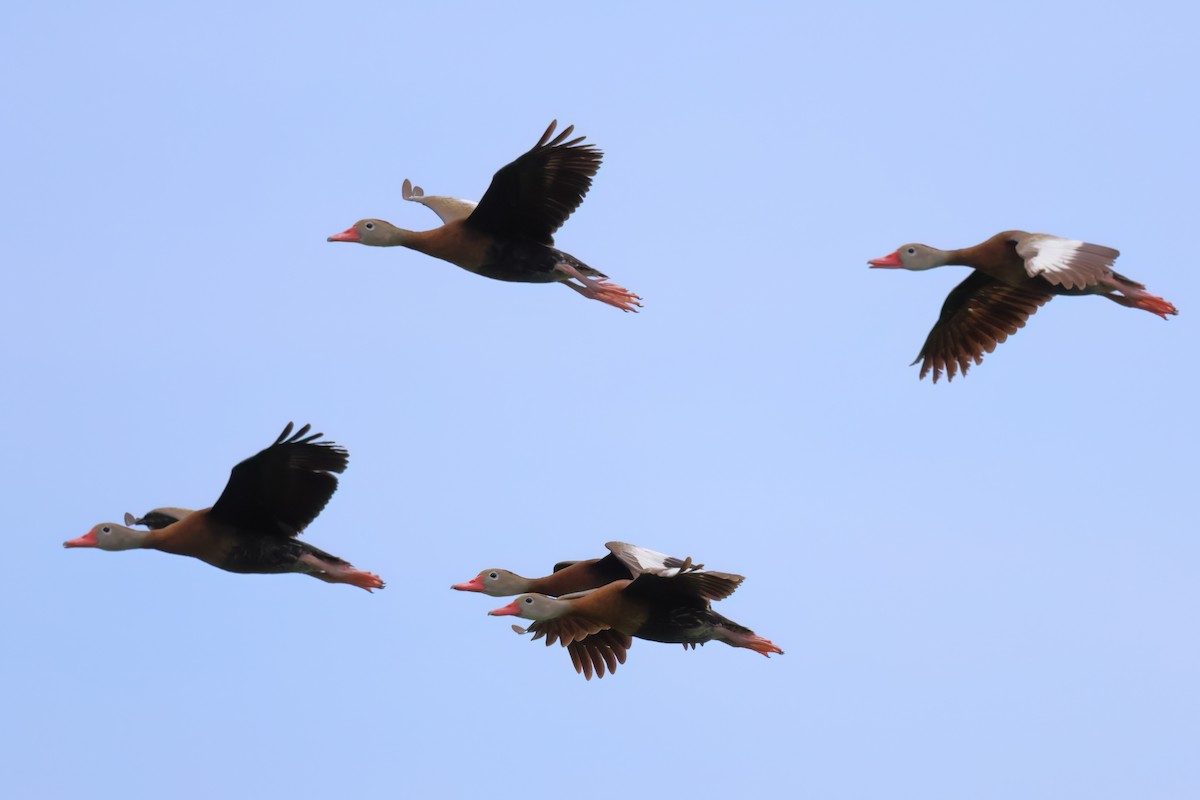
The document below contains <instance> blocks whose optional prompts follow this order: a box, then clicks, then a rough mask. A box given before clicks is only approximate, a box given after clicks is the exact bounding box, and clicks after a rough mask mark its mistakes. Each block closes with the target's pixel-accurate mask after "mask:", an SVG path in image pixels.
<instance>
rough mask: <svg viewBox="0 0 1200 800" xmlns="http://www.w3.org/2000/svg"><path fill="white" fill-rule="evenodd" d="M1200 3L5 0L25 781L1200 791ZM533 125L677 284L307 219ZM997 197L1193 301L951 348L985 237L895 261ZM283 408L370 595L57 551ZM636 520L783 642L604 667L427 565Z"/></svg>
mask: <svg viewBox="0 0 1200 800" xmlns="http://www.w3.org/2000/svg"><path fill="white" fill-rule="evenodd" d="M735 11H736V13H734V12H735ZM1195 13H1196V12H1195V11H1194V10H1193V9H1191V8H1190V7H1188V6H1186V5H1181V4H1175V3H1172V4H1158V3H1139V4H1137V5H1136V6H1135V7H1134V6H1129V7H1119V6H1117V5H1112V4H1096V3H1072V4H1065V3H1037V4H1022V3H1003V4H994V5H978V4H977V5H973V6H965V5H963V4H937V3H909V4H901V5H896V4H882V3H840V4H826V5H825V6H822V7H819V8H805V7H801V6H800V5H799V4H782V3H780V4H754V3H750V4H739V5H737V6H736V7H734V6H730V5H728V4H707V3H696V4H689V5H688V7H687V10H686V11H685V10H683V9H682V7H677V6H672V7H662V8H654V7H648V5H647V4H633V3H627V4H626V3H610V4H606V5H605V6H604V7H603V8H601V7H595V6H591V7H585V6H584V5H583V4H577V5H575V6H572V5H569V4H523V5H522V7H521V8H514V7H501V6H499V5H495V6H488V7H481V5H476V4H465V3H441V4H433V3H426V4H399V3H384V4H373V3H360V4H356V5H354V6H352V7H351V6H344V5H343V6H334V5H328V6H319V5H312V4H305V3H272V4H261V5H259V6H257V7H246V5H245V4H240V3H213V2H206V3H196V4H185V5H172V6H171V7H169V8H168V7H167V6H164V5H162V4H150V3H146V4H129V3H118V4H115V5H112V4H110V5H107V6H105V7H103V8H101V7H99V6H88V5H84V4H74V3H65V4H63V3H58V4H44V3H43V4H28V3H27V4H23V5H18V6H14V7H12V8H9V9H7V10H6V11H5V12H4V25H3V26H0V65H2V66H3V71H4V74H5V75H6V76H7V78H6V80H5V81H4V82H3V84H2V88H0V92H2V96H0V99H2V100H3V103H4V107H5V109H6V110H7V113H6V115H5V118H6V121H5V123H4V125H3V129H2V133H0V135H2V136H3V137H4V145H5V146H4V147H3V148H2V150H0V152H2V155H0V178H2V182H3V185H4V186H5V187H6V191H5V192H3V193H2V194H0V203H3V211H4V219H5V220H6V224H7V225H8V230H9V235H8V236H7V241H6V255H5V258H4V261H5V263H6V264H7V269H6V270H5V276H6V283H5V296H6V297H7V298H8V301H9V302H8V309H7V312H6V313H5V314H4V315H3V316H2V317H0V326H2V330H0V333H2V334H3V335H2V336H0V347H3V349H4V363H5V365H6V373H7V378H8V383H7V390H6V391H5V392H3V395H2V397H3V400H2V403H3V405H2V408H3V411H4V414H3V418H4V420H5V422H6V427H7V431H6V436H7V439H8V446H9V453H10V457H9V466H8V468H7V469H6V470H5V474H6V480H5V485H6V487H7V491H6V497H7V499H8V501H9V502H8V503H7V506H8V514H9V517H10V520H11V522H10V525H11V527H12V535H11V536H10V538H9V544H8V547H9V569H8V572H7V575H6V580H5V581H4V583H3V588H0V595H2V596H3V598H4V607H5V608H6V609H7V613H6V614H5V619H6V625H5V628H6V634H5V637H4V638H5V640H6V643H7V645H8V647H7V648H6V650H7V655H6V656H5V657H4V659H3V660H2V661H0V677H2V678H3V681H4V685H5V686H6V687H8V699H7V700H6V703H5V706H6V710H5V713H4V714H3V721H0V752H3V753H4V754H5V762H6V764H7V766H6V768H5V780H6V788H9V789H10V790H11V791H13V792H14V796H40V797H51V798H57V797H63V798H66V797H84V796H87V797H96V798H109V797H112V798H116V797H120V798H140V797H161V796H164V795H170V796H172V797H181V798H207V797H213V796H225V797H264V796H267V797H285V796H286V797H318V796H319V797H328V796H341V795H343V794H350V793H353V794H364V795H379V794H388V795H393V796H395V795H411V796H432V795H435V794H436V795H437V796H442V797H478V796H481V795H489V796H492V797H517V796H526V797H528V796H532V797H545V796H549V795H550V793H551V792H558V791H562V790H564V789H569V791H570V793H571V794H572V796H575V797H579V798H592V797H597V798H599V797H612V795H613V792H614V791H621V792H623V793H626V794H628V795H630V796H651V795H652V794H658V795H661V794H662V793H665V792H679V791H687V793H688V794H689V795H690V796H694V797H700V798H704V797H728V796H730V793H731V792H737V793H739V794H742V793H748V792H756V793H761V792H764V791H775V792H785V791H786V792H789V793H791V794H792V796H800V794H799V793H803V796H811V797H821V798H864V797H921V798H962V797H973V798H1012V797H1024V798H1061V797H1090V798H1107V797H1114V798H1115V797H1133V796H1137V797H1155V798H1188V797H1195V796H1196V795H1197V793H1198V792H1200V765H1198V763H1197V760H1196V758H1195V744H1196V741H1197V739H1198V735H1200V723H1198V722H1197V720H1200V688H1198V687H1200V682H1198V681H1197V679H1196V676H1197V674H1198V671H1200V644H1198V643H1197V642H1198V640H1197V637H1196V635H1195V626H1196V611H1197V608H1200V584H1198V583H1197V580H1196V567H1197V563H1198V562H1200V544H1198V543H1197V538H1196V531H1197V521H1198V516H1200V515H1198V513H1197V511H1198V509H1197V501H1196V499H1195V497H1196V495H1195V487H1194V484H1195V476H1196V445H1197V426H1196V421H1195V420H1196V408H1197V392H1196V383H1195V380H1194V377H1193V372H1194V369H1193V365H1194V363H1195V353H1196V345H1197V335H1196V327H1195V322H1194V320H1195V319H1196V316H1195V314H1196V313H1197V309H1200V303H1197V302H1196V299H1195V298H1196V297H1197V294H1198V287H1197V279H1196V270H1195V268H1194V267H1193V266H1192V264H1191V263H1190V261H1191V260H1192V256H1193V254H1194V250H1195V243H1194V230H1195V221H1196V218H1197V211H1198V209H1197V202H1196V185H1197V179H1198V177H1200V175H1198V170H1197V161H1196V156H1195V141H1194V140H1195V130H1196V123H1197V119H1196V109H1195V102H1194V98H1195V76H1196V75H1197V74H1198V71H1197V68H1198V66H1200V65H1198V64H1197V56H1196V51H1195V46H1194V41H1193V39H1194V36H1193V32H1194V30H1195V28H1196V22H1197V20H1196V18H1195ZM552 118H557V119H559V120H560V121H561V122H562V123H563V124H568V123H573V124H575V125H576V126H577V130H578V131H579V132H580V133H582V134H585V135H587V137H588V138H589V140H591V141H593V142H595V143H596V144H597V145H598V146H599V147H601V148H602V149H603V150H604V152H605V161H604V165H603V167H602V168H601V170H600V172H599V174H598V176H597V179H596V181H595V184H594V186H593V188H592V191H591V192H590V193H589V195H588V197H587V199H586V201H585V202H584V204H583V206H582V207H581V208H580V210H579V211H578V212H577V213H576V215H575V216H574V217H572V218H571V219H570V220H569V221H568V223H567V224H566V225H565V226H564V227H563V229H562V230H561V231H560V232H559V235H558V236H557V242H558V244H559V246H560V247H562V248H563V249H564V250H566V251H568V252H570V253H572V254H574V255H575V256H577V257H578V258H580V259H582V260H583V261H585V262H587V263H588V264H591V265H592V266H595V267H596V268H598V269H601V270H603V271H605V272H607V273H608V274H610V275H611V276H612V277H613V279H614V280H615V281H617V282H618V283H620V284H622V285H624V286H627V287H629V288H631V289H633V290H634V291H637V292H638V293H639V294H641V295H642V296H643V297H644V298H645V309H644V312H643V313H642V314H640V315H637V316H634V315H627V314H620V313H618V312H616V311H615V310H613V309H611V308H608V307H606V306H603V305H601V304H599V303H595V302H588V301H586V300H584V299H582V298H580V297H579V296H578V295H576V294H574V293H572V292H569V291H567V290H566V289H564V288H561V287H556V286H527V285H517V284H504V283H499V282H494V281H488V280H485V279H482V278H478V277H476V276H473V275H470V274H467V273H466V272H463V271H461V270H458V269H457V268H455V267H453V266H451V265H448V264H445V263H442V262H437V261H434V260H432V259H429V258H427V257H424V256H421V255H419V254H416V253H412V252H407V251H399V250H382V249H369V248H365V247H354V246H350V245H335V244H328V243H326V241H325V237H326V236H328V235H329V234H331V233H335V232H337V231H341V230H343V229H345V228H346V227H347V226H348V225H350V224H351V223H352V222H354V221H355V220H357V219H359V218H362V217H367V216H373V217H374V216H377V217H382V218H385V219H389V220H391V221H393V222H395V223H397V224H399V225H402V226H405V227H411V228H418V229H419V228H425V227H433V225H434V223H435V222H436V221H437V220H436V218H435V217H434V216H433V215H432V214H430V213H429V212H428V211H426V210H425V209H422V208H420V207H419V206H417V205H415V204H409V203H405V202H403V201H402V200H401V198H400V185H401V182H402V180H403V179H404V178H406V177H407V178H410V179H412V180H413V181H414V182H416V183H418V184H420V185H421V186H423V187H424V188H425V189H426V191H427V192H430V193H444V194H450V195H454V196H459V197H467V198H472V199H477V198H478V197H479V196H480V195H481V194H482V192H483V191H484V190H485V189H486V187H487V185H488V182H489V181H490V179H491V175H492V173H493V172H494V171H495V170H496V169H497V168H499V167H500V166H502V165H503V164H504V163H506V162H508V161H509V160H511V159H512V158H514V157H516V156H517V155H518V154H520V153H521V152H523V151H524V150H526V149H528V148H529V147H530V146H531V145H532V144H533V143H534V142H535V141H536V140H537V137H538V136H539V135H540V134H541V132H542V130H543V129H544V128H545V126H546V124H547V123H548V122H549V121H550V119H552ZM1009 228H1021V229H1026V230H1031V231H1045V232H1050V233H1056V234H1060V235H1064V236H1069V237H1074V238H1081V239H1085V240H1088V241H1094V242H1097V243H1101V244H1105V245H1110V246H1113V247H1116V248H1119V249H1120V250H1121V251H1122V256H1121V259H1120V261H1119V263H1118V268H1119V269H1120V270H1121V271H1122V272H1123V273H1124V274H1127V275H1129V276H1130V277H1132V278H1134V279H1136V280H1140V281H1143V282H1145V283H1146V284H1147V285H1148V287H1149V289H1150V290H1151V291H1152V292H1153V293H1155V294H1159V295H1162V296H1164V297H1166V298H1167V299H1169V300H1171V301H1173V302H1174V303H1175V304H1176V305H1177V306H1178V307H1179V309H1180V314H1179V316H1178V317H1176V318H1173V319H1171V320H1170V322H1166V323H1164V322H1162V321H1161V320H1159V319H1157V318H1155V317H1153V316H1151V315H1149V314H1145V313H1140V312H1136V311H1133V310H1130V309H1125V308H1121V307H1119V306H1117V305H1115V304H1113V303H1109V302H1106V301H1104V300H1102V299H1099V298H1081V299H1076V298H1059V299H1056V300H1054V301H1053V302H1052V303H1050V304H1049V305H1048V306H1047V307H1045V308H1044V309H1042V310H1041V311H1040V312H1039V313H1038V314H1037V315H1036V316H1035V317H1033V318H1032V319H1031V321H1030V323H1029V325H1028V326H1027V327H1026V329H1024V330H1023V331H1021V332H1020V333H1019V334H1018V335H1017V336H1015V337H1014V338H1012V339H1011V340H1010V341H1009V342H1008V343H1006V344H1004V345H1002V346H1001V347H999V348H998V349H997V350H996V352H995V353H993V354H992V355H990V356H988V357H987V359H986V360H985V363H984V364H983V365H982V366H981V367H978V368H976V369H974V370H972V372H971V374H970V376H969V377H968V378H967V379H966V380H963V381H958V380H956V381H955V382H954V383H953V384H951V385H946V384H945V383H939V384H938V385H937V386H933V385H931V384H930V383H929V382H928V380H926V381H924V382H918V380H917V369H916V368H915V367H909V366H908V363H909V362H910V361H911V360H912V358H913V357H914V356H915V355H916V353H917V351H918V349H919V347H920V345H921V342H922V341H923V339H924V337H925V335H926V333H927V332H928V329H929V327H930V326H931V325H932V323H933V321H934V320H935V319H936V316H937V312H938V309H939V308H940V306H941V303H942V301H943V299H944V297H945V296H946V294H947V293H948V292H949V290H950V289H951V288H952V287H953V286H954V285H955V284H957V283H958V281H960V280H961V279H962V278H963V277H964V276H965V270H962V269H957V268H947V269H942V270H935V271H932V272H928V273H919V274H917V273H907V272H905V273H901V272H892V273H889V272H880V271H870V270H868V269H867V267H866V260H867V259H869V258H872V257H876V256H881V255H884V254H886V253H889V252H891V251H892V250H893V249H895V248H896V247H897V246H898V245H900V244H902V243H904V242H908V241H922V242H926V243H928V244H931V245H935V246H941V247H948V248H949V247H960V246H965V245H969V244H973V243H976V242H978V241H981V240H983V239H984V238H986V237H988V236H990V235H992V234H993V233H996V232H998V231H1000V230H1004V229H1009ZM288 420H295V421H296V422H297V423H302V422H312V423H313V424H314V426H316V428H317V429H318V430H323V431H324V432H325V433H326V434H327V435H328V436H329V437H330V438H332V439H334V440H336V441H337V442H339V443H341V444H343V445H345V446H346V447H347V448H348V449H349V451H350V454H351V456H350V467H349V469H348V470H347V472H346V474H345V476H344V477H343V480H342V483H341V486H340V488H339V490H338V492H337V494H336V495H335V496H334V498H333V500H332V502H331V503H330V504H329V506H328V507H327V508H326V510H325V512H324V513H323V514H322V515H321V516H320V518H319V519H318V520H317V521H316V522H315V523H314V524H313V525H312V526H311V527H310V529H309V531H308V534H307V536H308V539H309V540H310V541H312V542H313V543H315V544H317V545H318V546H320V547H323V548H325V549H328V550H330V551H332V552H334V553H337V554H338V555H341V556H343V557H345V558H347V559H349V560H351V561H353V562H354V563H355V564H356V565H357V566H359V567H362V568H367V569H371V570H374V571H378V572H379V573H381V574H382V575H383V576H384V577H385V578H386V579H387V580H388V583H389V585H388V588H387V590H386V591H384V592H382V593H377V594H375V595H373V596H371V595H367V594H366V593H365V592H361V591H357V590H353V589H350V588H348V587H340V586H328V585H325V584H322V583H319V582H317V581H314V580H310V579H306V578H302V577H299V576H250V577H247V576H240V575H233V574H228V573H223V572H221V571H218V570H215V569H212V568H210V567H207V566H205V565H203V564H200V563H199V562H196V561H192V560H190V559H182V558H173V557H169V556H165V555H162V554H159V553H150V552H135V553H119V554H110V553H99V552H91V551H64V550H63V549H62V548H61V546H60V544H61V542H62V541H63V540H64V539H67V538H73V537H75V536H78V535H80V534H82V533H84V532H85V531H86V530H87V529H88V528H89V527H90V526H91V525H92V524H94V523H96V522H99V521H102V520H113V519H120V517H121V514H122V513H124V512H125V511H132V512H136V513H140V512H144V511H146V510H148V509H149V508H152V507H154V506H158V505H183V506H191V507H201V506H204V505H207V504H210V503H211V502H212V501H213V500H215V498H216V497H217V495H218V494H219V493H220V491H221V488H222V487H223V486H224V483H225V480H226V478H227V475H228V470H229V468H230V467H231V466H232V465H233V464H234V463H236V462H237V461H238V460H240V459H242V458H244V457H246V456H248V455H250V454H252V453H253V452H255V451H257V450H258V449H260V448H261V447H263V446H265V445H267V444H268V443H270V441H272V440H273V438H274V437H275V435H276V434H277V433H278V432H279V430H280V429H281V428H282V426H283V425H284V423H285V422H287V421H288ZM610 539H622V540H627V541H631V542H636V543H638V544H641V545H643V546H646V547H651V548H653V549H656V550H661V551H665V552H669V553H673V554H676V555H680V556H683V555H691V556H693V557H694V558H696V559H697V560H699V561H702V562H704V563H706V564H707V565H709V566H710V567H713V568H716V569H722V570H725V571H730V572H737V573H741V574H744V575H746V576H747V580H746V583H745V584H744V585H743V586H742V588H741V589H739V590H738V592H737V594H735V595H734V596H733V597H732V598H730V599H728V600H727V601H724V602H723V603H722V604H721V608H720V610H721V612H722V613H724V614H726V615H727V616H729V617H732V618H733V619H735V620H738V621H740V622H742V623H743V624H746V625H748V626H750V627H752V628H754V629H755V630H756V631H757V632H758V633H760V634H762V635H764V636H767V637H768V638H771V639H773V640H774V641H775V642H777V643H778V644H780V645H781V646H782V647H783V648H784V649H785V650H786V651H787V653H786V655H784V656H782V657H776V658H772V659H770V660H769V661H768V660H766V659H763V658H760V657H758V656H756V655H754V654H753V653H750V652H748V651H745V650H734V649H732V648H727V647H724V646H722V645H720V644H710V645H709V646H707V647H705V648H702V649H700V650H698V651H697V652H694V653H692V652H688V653H684V652H683V651H682V650H681V648H679V647H675V646H669V645H659V644H654V643H650V642H637V643H635V645H634V647H633V649H632V650H631V651H630V656H629V661H628V663H627V664H626V665H624V666H623V667H622V668H621V669H620V670H619V672H618V673H617V674H616V675H615V676H613V677H609V678H605V679H604V680H603V681H592V682H591V683H585V682H584V681H583V680H582V679H581V678H580V677H578V676H577V675H575V673H574V671H573V670H572V669H571V668H570V666H569V661H568V659H567V656H566V654H565V653H563V652H561V651H560V650H558V649H555V650H553V651H551V650H547V649H546V648H544V647H542V646H541V644H540V643H530V642H529V641H528V640H527V639H524V638H520V637H517V636H514V635H513V634H512V632H511V631H510V629H509V625H508V621H507V620H498V619H493V618H488V617H487V616H485V612H486V611H487V610H488V609H490V608H494V607H496V606H497V605H499V604H500V602H498V601H495V600H492V599H481V598H480V597H477V596H467V595H462V594H458V593H454V592H451V591H450V590H449V589H448V588H447V587H448V586H449V584H450V583H452V582H455V581H460V580H465V579H466V578H469V577H471V576H472V575H474V574H475V573H476V572H477V571H478V570H480V569H482V568H485V567H492V566H499V567H507V568H510V569H513V570H516V571H518V572H521V573H524V574H530V575H534V574H541V573H542V572H544V571H545V570H546V569H547V568H548V567H549V566H550V565H551V564H553V563H554V562H555V561H558V560H560V559H566V558H585V557H589V556H592V555H599V554H600V553H602V552H603V543H604V542H605V541H607V540H610ZM614 787H616V788H614Z"/></svg>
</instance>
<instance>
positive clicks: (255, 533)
mask: <svg viewBox="0 0 1200 800" xmlns="http://www.w3.org/2000/svg"><path fill="white" fill-rule="evenodd" d="M310 428H311V426H309V425H304V426H303V427H301V428H300V429H299V430H297V431H296V432H295V433H292V430H293V425H292V423H291V422H289V423H288V424H287V426H286V427H285V428H284V429H283V433H281V434H279V437H278V438H277V439H276V440H275V442H274V443H273V444H272V445H270V446H269V447H267V448H266V449H264V450H262V451H261V452H259V453H257V454H256V455H253V456H251V457H250V458H247V459H246V460H245V461H242V462H241V463H240V464H238V465H237V466H235V467H234V468H233V470H232V472H231V473H230V475H229V482H228V483H227V484H226V486H225V490H224V491H223V492H221V496H220V497H219V498H217V502H216V503H214V504H213V506H212V507H211V508H206V509H203V510H200V511H189V510H188V509H183V508H160V509H155V510H154V511H151V512H149V513H148V514H147V515H146V516H145V517H143V518H141V519H136V518H134V517H133V515H131V514H126V515H125V521H126V524H125V525H118V524H117V523H115V522H102V523H100V524H98V525H95V526H93V527H92V528H91V530H89V531H88V532H87V533H85V534H84V535H83V536H80V537H78V538H76V539H70V540H68V541H66V542H63V546H64V547H96V548H99V549H101V550H134V549H151V550H161V551H163V552H166V553H173V554H176V555H184V556H192V557H193V558H197V559H200V560H201V561H204V562H206V563H208V564H211V565H212V566H214V567H219V568H221V569H223V570H227V571H229V572H239V573H268V574H274V573H284V572H299V573H303V574H305V575H311V576H313V577H314V578H318V579H320V580H323V581H325V582H327V583H346V584H350V585H351V586H357V587H359V588H361V589H366V590H367V591H368V592H370V591H371V590H373V589H382V588H383V587H384V583H383V580H382V579H380V577H379V576H378V575H375V574H373V573H370V572H366V571H364V570H359V569H355V568H354V567H353V566H351V565H350V563H349V562H347V561H345V560H343V559H341V558H338V557H337V556H335V555H331V554H329V553H326V552H325V551H324V550H320V549H318V548H316V547H313V546H312V545H310V544H307V543H305V542H301V541H299V540H298V539H297V538H296V536H298V535H299V534H300V532H301V531H303V530H304V529H305V528H306V527H307V526H308V525H309V523H311V522H312V521H313V520H314V519H315V518H316V517H317V515H318V514H320V513H321V510H322V509H323V508H325V505H326V503H328V502H329V498H330V497H332V496H333V493H334V491H335V490H336V489H337V484H338V479H337V475H338V474H340V473H342V472H343V471H345V469H346V465H347V463H348V462H349V453H347V451H346V450H345V449H344V448H343V447H341V446H340V445H337V444H334V443H333V442H327V441H317V440H318V439H320V438H321V437H322V436H323V435H324V434H321V433H309V431H310ZM135 524H144V525H146V526H148V527H149V528H150V530H146V531H142V530H135V529H133V527H132V526H133V525H135Z"/></svg>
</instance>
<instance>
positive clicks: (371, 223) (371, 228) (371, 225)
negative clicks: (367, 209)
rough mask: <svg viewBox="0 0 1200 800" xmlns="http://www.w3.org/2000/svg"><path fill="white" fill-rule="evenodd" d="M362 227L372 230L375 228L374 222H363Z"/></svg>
mask: <svg viewBox="0 0 1200 800" xmlns="http://www.w3.org/2000/svg"><path fill="white" fill-rule="evenodd" d="M363 227H364V228H366V229H367V230H369V231H373V230H375V223H374V222H365V223H363Z"/></svg>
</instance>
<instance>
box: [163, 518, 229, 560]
mask: <svg viewBox="0 0 1200 800" xmlns="http://www.w3.org/2000/svg"><path fill="white" fill-rule="evenodd" d="M235 541H236V536H235V533H234V531H233V530H232V529H231V528H229V527H228V526H226V525H223V524H221V523H219V522H217V521H216V520H214V519H212V517H210V516H209V513H208V509H204V510H203V511H196V512H193V513H191V514H188V515H187V516H186V517H184V518H183V519H181V520H180V521H179V522H176V523H174V524H173V525H168V526H167V527H165V528H161V529H160V530H157V531H153V532H152V536H151V537H150V540H149V546H150V547H152V548H154V549H155V550H161V551H163V552H164V553H173V554H175V555H180V556H191V557H192V558H198V559H200V560H201V561H204V562H206V563H209V564H212V565H213V566H217V567H219V566H220V565H221V564H222V563H223V562H224V561H225V559H226V557H227V556H228V555H229V553H230V551H231V550H232V549H233V546H234V544H235Z"/></svg>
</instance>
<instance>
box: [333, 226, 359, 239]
mask: <svg viewBox="0 0 1200 800" xmlns="http://www.w3.org/2000/svg"><path fill="white" fill-rule="evenodd" d="M361 238H362V237H360V236H359V235H358V231H357V230H355V228H354V226H353V225H351V226H350V227H349V228H346V230H344V231H342V232H341V233H335V234H334V235H333V236H330V237H329V238H328V239H326V240H325V241H327V242H357V241H361Z"/></svg>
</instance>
